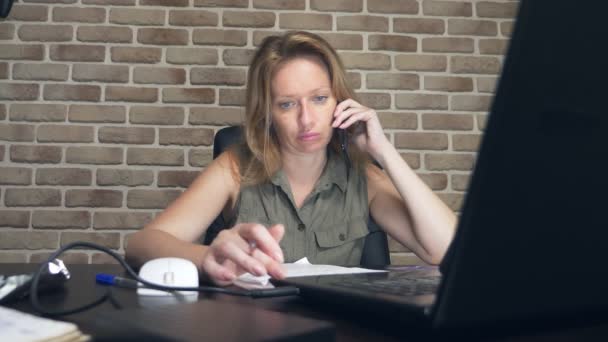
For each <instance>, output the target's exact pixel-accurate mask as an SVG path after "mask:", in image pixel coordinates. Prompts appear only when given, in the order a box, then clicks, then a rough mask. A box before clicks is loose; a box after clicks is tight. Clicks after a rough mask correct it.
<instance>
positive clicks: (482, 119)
mask: <svg viewBox="0 0 608 342" xmlns="http://www.w3.org/2000/svg"><path fill="white" fill-rule="evenodd" d="M476 116H477V127H478V128H479V130H480V131H483V130H484V129H485V128H486V124H487V121H488V115H487V113H484V114H477V115H476Z"/></svg>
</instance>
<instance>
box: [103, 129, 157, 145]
mask: <svg viewBox="0 0 608 342" xmlns="http://www.w3.org/2000/svg"><path fill="white" fill-rule="evenodd" d="M155 138H156V131H155V129H154V128H152V127H100V128H99V131H98V139H99V142H100V143H109V144H152V143H154V140H155Z"/></svg>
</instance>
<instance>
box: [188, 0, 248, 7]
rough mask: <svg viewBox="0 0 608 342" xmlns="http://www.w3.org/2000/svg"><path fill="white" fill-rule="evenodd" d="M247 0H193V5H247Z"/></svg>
mask: <svg viewBox="0 0 608 342" xmlns="http://www.w3.org/2000/svg"><path fill="white" fill-rule="evenodd" d="M248 5H249V0H194V6H195V7H243V8H245V7H247V6H248Z"/></svg>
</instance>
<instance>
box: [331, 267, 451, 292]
mask: <svg viewBox="0 0 608 342" xmlns="http://www.w3.org/2000/svg"><path fill="white" fill-rule="evenodd" d="M439 280H440V276H422V277H421V276H416V277H415V278H413V277H412V275H411V274H398V273H397V274H394V276H393V275H391V277H390V278H389V279H375V280H370V281H365V280H358V281H352V280H345V279H343V280H341V281H339V282H335V283H333V284H332V285H336V286H341V287H345V288H350V289H354V290H363V291H366V292H368V291H373V292H379V293H384V294H391V295H397V296H420V295H428V294H435V293H437V288H438V287H439Z"/></svg>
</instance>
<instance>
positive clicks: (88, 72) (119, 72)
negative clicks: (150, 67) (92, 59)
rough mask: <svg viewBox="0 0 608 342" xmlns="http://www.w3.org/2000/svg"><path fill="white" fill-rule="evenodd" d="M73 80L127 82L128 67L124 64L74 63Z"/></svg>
mask: <svg viewBox="0 0 608 342" xmlns="http://www.w3.org/2000/svg"><path fill="white" fill-rule="evenodd" d="M72 79H74V81H85V82H86V81H98V82H108V83H112V82H120V83H126V82H129V67H128V66H124V65H95V64H74V65H73V67H72Z"/></svg>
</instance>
